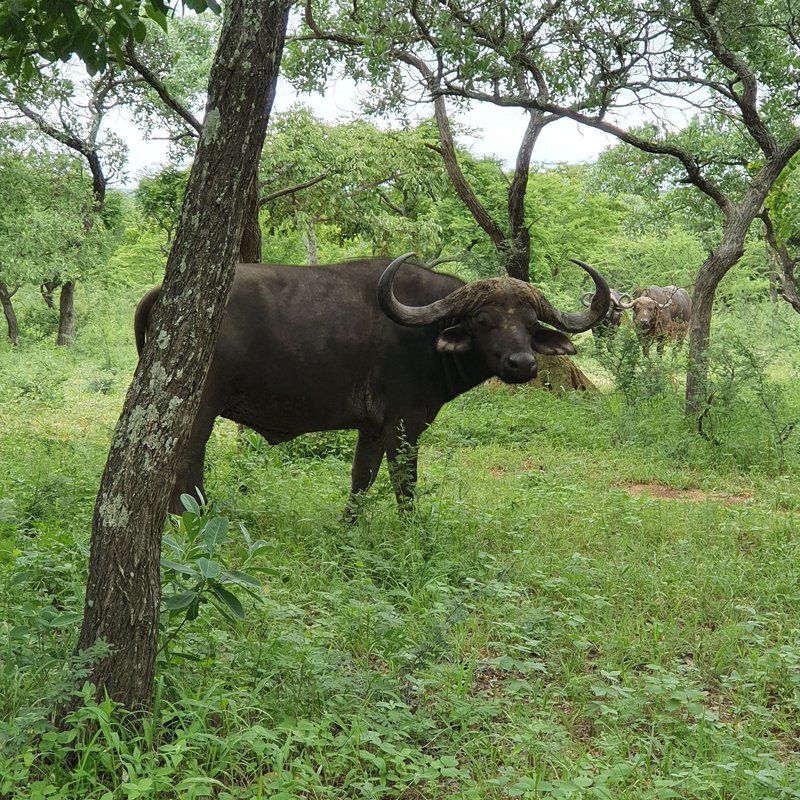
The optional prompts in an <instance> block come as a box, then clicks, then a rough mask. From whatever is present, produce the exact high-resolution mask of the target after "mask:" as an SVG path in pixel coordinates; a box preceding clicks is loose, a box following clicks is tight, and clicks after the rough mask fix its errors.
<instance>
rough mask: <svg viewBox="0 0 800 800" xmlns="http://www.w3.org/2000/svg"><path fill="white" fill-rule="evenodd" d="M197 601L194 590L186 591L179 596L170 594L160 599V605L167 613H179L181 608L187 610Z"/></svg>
mask: <svg viewBox="0 0 800 800" xmlns="http://www.w3.org/2000/svg"><path fill="white" fill-rule="evenodd" d="M196 599H197V592H196V591H195V590H194V589H188V590H187V591H185V592H181V593H180V594H171V595H167V596H166V597H163V598H162V599H161V604H162V605H163V606H164V608H165V609H166V610H167V611H180V610H181V609H182V608H188V607H189V606H190V605H191V604H192V603H193V602H194V601H195V600H196Z"/></svg>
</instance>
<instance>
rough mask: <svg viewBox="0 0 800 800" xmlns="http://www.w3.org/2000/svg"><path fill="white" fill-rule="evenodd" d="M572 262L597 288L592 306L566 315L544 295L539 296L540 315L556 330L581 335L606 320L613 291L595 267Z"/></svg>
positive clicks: (542, 319)
mask: <svg viewBox="0 0 800 800" xmlns="http://www.w3.org/2000/svg"><path fill="white" fill-rule="evenodd" d="M570 261H572V263H573V264H577V265H578V266H579V267H580V268H581V269H582V270H585V271H586V272H588V273H589V275H591V278H592V280H593V281H594V287H595V289H594V297H593V298H592V304H591V305H590V306H589V308H587V309H586V311H579V312H578V313H574V314H565V313H564V312H563V311H559V310H558V309H557V308H554V307H553V306H552V305H551V304H550V301H549V300H548V299H547V298H546V297H544V295H542V294H539V297H538V301H539V303H538V304H539V308H538V314H539V319H540V320H541V321H542V322H546V323H548V324H549V325H552V326H553V327H554V328H559V329H560V330H562V331H564V332H565V333H581V332H583V331H588V330H589V328H591V327H592V326H593V325H596V324H597V323H598V322H600V320H602V319H604V318H605V316H606V314H607V313H608V307H609V306H610V305H611V290H610V289H609V288H608V284H607V283H606V279H605V278H604V277H603V276H602V275H601V274H600V273H599V272H598V271H597V270H596V269H595V268H594V267H590V266H589V265H588V264H586V263H584V262H583V261H578V260H577V259H575V258H571V259H570Z"/></svg>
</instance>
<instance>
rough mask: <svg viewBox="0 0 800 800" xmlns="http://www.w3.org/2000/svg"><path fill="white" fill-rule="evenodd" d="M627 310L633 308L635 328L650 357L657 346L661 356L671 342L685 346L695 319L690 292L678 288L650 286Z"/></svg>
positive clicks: (628, 304) (644, 351)
mask: <svg viewBox="0 0 800 800" xmlns="http://www.w3.org/2000/svg"><path fill="white" fill-rule="evenodd" d="M623 307H624V308H632V309H633V327H634V329H635V330H636V334H637V336H638V337H639V341H640V342H641V345H642V352H643V353H644V354H645V355H648V354H649V352H650V346H651V345H652V343H653V342H655V343H656V348H657V350H658V352H659V354H660V353H662V352H663V351H664V345H665V344H666V342H667V341H668V340H670V339H671V340H672V341H674V342H676V343H677V344H678V345H682V344H683V340H684V339H685V338H686V333H687V331H688V330H689V320H690V319H691V317H692V299H691V298H690V297H689V293H688V292H687V291H686V289H681V288H680V287H678V286H648V287H647V288H646V289H644V290H642V292H641V293H640V294H639V296H638V297H637V298H636V299H635V300H634V301H633V302H631V303H625V304H623Z"/></svg>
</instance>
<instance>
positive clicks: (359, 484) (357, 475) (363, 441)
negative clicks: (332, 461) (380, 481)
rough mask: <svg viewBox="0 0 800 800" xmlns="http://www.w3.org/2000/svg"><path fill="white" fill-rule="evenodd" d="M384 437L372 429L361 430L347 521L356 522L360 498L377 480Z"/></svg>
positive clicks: (346, 510)
mask: <svg viewBox="0 0 800 800" xmlns="http://www.w3.org/2000/svg"><path fill="white" fill-rule="evenodd" d="M383 452H384V441H383V438H382V437H381V436H380V435H379V434H377V433H374V432H372V431H364V430H362V431H359V432H358V442H357V443H356V452H355V456H354V457H353V468H352V471H351V477H352V483H351V489H350V498H349V499H348V501H347V505H346V506H345V509H344V519H345V521H346V522H355V520H356V517H357V515H358V499H359V497H360V496H361V495H363V494H364V492H366V491H367V489H369V487H370V486H372V484H373V483H374V482H375V478H376V476H377V475H378V470H379V469H380V467H381V461H383Z"/></svg>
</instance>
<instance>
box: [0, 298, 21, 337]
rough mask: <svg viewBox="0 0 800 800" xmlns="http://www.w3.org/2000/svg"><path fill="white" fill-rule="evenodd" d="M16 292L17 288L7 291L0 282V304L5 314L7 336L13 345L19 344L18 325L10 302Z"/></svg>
mask: <svg viewBox="0 0 800 800" xmlns="http://www.w3.org/2000/svg"><path fill="white" fill-rule="evenodd" d="M18 288H19V287H18ZM16 293H17V289H14V291H13V292H12V291H9V289H8V287H7V286H6V285H5V284H4V283H0V304H2V306H3V313H4V314H5V315H6V323H7V325H8V338H9V339H10V340H11V344H12V345H14V347H16V346H17V345H18V344H19V325H18V324H17V315H16V314H15V313H14V306H13V305H12V303H11V298H12V297H13V296H14V295H15V294H16Z"/></svg>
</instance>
